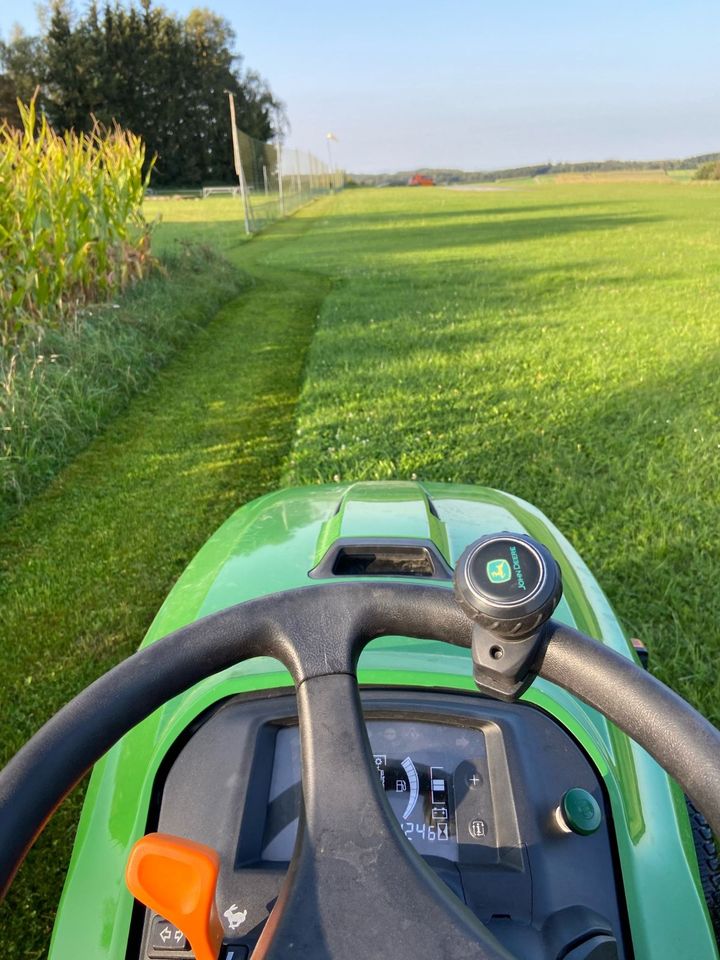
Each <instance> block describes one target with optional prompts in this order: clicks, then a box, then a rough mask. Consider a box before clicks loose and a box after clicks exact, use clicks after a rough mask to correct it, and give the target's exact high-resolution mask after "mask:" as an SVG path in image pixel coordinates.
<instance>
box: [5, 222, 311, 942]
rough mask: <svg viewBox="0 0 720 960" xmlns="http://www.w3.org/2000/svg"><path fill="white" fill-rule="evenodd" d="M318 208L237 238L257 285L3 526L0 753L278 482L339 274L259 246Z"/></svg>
mask: <svg viewBox="0 0 720 960" xmlns="http://www.w3.org/2000/svg"><path fill="white" fill-rule="evenodd" d="M311 223H312V219H311V216H310V215H309V214H308V213H307V212H306V214H305V217H304V218H303V220H302V221H288V222H287V223H285V224H281V225H279V226H277V227H275V228H272V229H271V230H270V231H268V233H267V234H266V235H264V236H262V237H258V238H256V239H254V240H253V241H252V242H251V243H250V244H247V245H245V244H243V245H238V247H237V248H236V250H235V252H234V254H231V256H233V257H234V260H235V262H236V264H238V265H241V266H242V268H243V269H244V270H245V271H247V272H248V273H249V274H250V275H251V277H252V279H253V285H252V287H251V289H250V291H249V292H247V293H245V294H243V295H242V296H241V297H239V298H238V299H237V300H234V301H232V302H230V303H229V304H227V305H226V306H225V307H224V308H223V309H222V310H221V311H220V313H219V314H218V315H217V317H216V318H215V319H214V320H213V321H212V322H211V324H210V325H209V326H208V327H207V328H206V329H205V330H203V331H202V332H200V333H199V334H198V335H197V336H196V337H195V338H194V339H193V340H192V341H191V342H190V343H188V345H187V347H186V349H185V350H184V351H183V353H182V354H181V355H180V356H178V357H177V358H176V359H175V360H174V361H172V362H171V363H170V364H169V365H168V366H167V367H166V368H165V369H164V371H163V372H162V373H161V374H160V375H159V376H158V379H157V381H156V383H155V384H154V386H153V387H152V389H151V390H150V391H149V392H148V393H147V394H145V395H143V396H141V397H138V398H136V399H135V400H134V401H133V402H132V403H131V405H130V407H129V408H128V409H127V411H126V412H125V413H124V414H123V415H122V416H120V417H119V418H118V419H116V420H115V421H113V422H112V423H111V425H110V426H109V428H108V429H107V431H106V432H105V433H104V434H103V435H102V436H101V437H100V438H98V439H97V440H96V441H95V442H94V443H93V444H92V445H91V446H90V447H89V448H88V449H87V450H86V451H85V452H84V453H83V454H82V455H80V456H79V457H78V458H77V459H76V460H75V461H74V463H73V464H71V466H70V467H68V468H67V469H66V470H65V471H63V472H62V473H61V474H60V475H59V476H58V478H57V479H56V480H55V481H54V483H53V484H52V485H51V486H50V487H49V488H48V489H47V490H46V491H45V492H44V493H43V494H41V495H40V496H38V497H37V498H36V499H35V500H33V501H32V502H31V503H30V504H29V505H28V506H27V508H26V509H25V510H24V511H23V512H22V513H21V514H20V515H19V516H18V517H16V518H15V520H14V521H13V522H11V523H10V524H9V525H8V526H7V527H6V528H5V529H4V530H3V531H2V532H1V533H0V609H2V622H3V629H2V636H1V638H0V652H1V655H2V663H3V681H2V682H3V694H4V696H3V701H4V706H5V709H4V710H3V711H2V714H1V715H0V743H1V744H2V751H3V757H2V761H3V763H4V762H5V761H6V760H7V758H8V757H9V756H10V755H11V754H12V753H13V752H14V751H15V750H16V749H17V748H18V747H19V746H20V745H21V744H22V743H23V742H24V741H25V740H26V739H27V737H29V736H30V735H31V734H32V733H33V732H34V730H36V729H37V728H38V726H40V724H41V723H42V722H44V720H45V719H47V718H48V717H49V716H50V715H51V714H52V713H54V712H55V711H56V710H57V709H58V708H59V707H60V706H61V705H62V704H64V703H65V702H66V701H67V700H68V699H69V698H71V697H72V696H73V695H74V694H75V693H76V692H77V691H79V690H80V689H82V688H83V687H84V686H86V685H87V684H88V683H90V681H91V680H93V679H94V678H95V677H96V676H98V675H99V674H100V673H102V672H103V671H105V670H107V669H108V668H109V667H110V666H111V665H113V664H114V663H116V662H118V661H119V660H120V659H122V658H123V657H125V656H127V655H128V654H130V653H131V652H132V651H133V650H134V648H135V647H136V646H137V644H138V642H139V641H140V639H141V638H142V636H143V634H144V632H145V630H146V628H147V626H148V624H149V623H150V621H151V619H152V617H153V616H154V614H155V612H156V611H157V609H158V607H159V606H160V603H161V602H162V600H163V599H164V597H165V595H166V594H167V592H168V590H169V588H170V587H171V585H172V583H173V582H174V580H175V579H176V578H177V576H178V575H179V574H180V573H181V571H182V570H183V569H184V567H185V566H186V564H187V563H188V561H189V560H190V559H191V557H192V556H193V555H194V553H195V552H196V551H197V549H198V548H199V547H200V546H201V545H202V543H204V541H205V540H206V539H207V537H208V536H209V535H210V534H211V533H212V532H213V531H214V530H215V528H216V527H217V526H219V524H220V523H221V522H222V521H223V520H224V519H225V518H226V517H227V516H228V514H230V513H231V512H232V511H233V510H234V509H235V508H236V507H238V506H239V505H240V504H242V503H243V502H245V501H247V500H250V499H252V498H254V497H256V496H259V495H260V494H262V493H265V492H267V491H268V490H271V489H273V488H275V487H276V486H277V485H278V482H279V479H280V474H281V469H282V464H283V460H284V458H285V456H286V455H287V452H288V450H289V447H290V443H291V439H292V435H293V430H294V425H295V406H296V402H297V398H298V392H299V387H300V382H301V378H302V373H303V368H304V363H305V355H306V352H307V348H308V344H309V342H310V340H311V338H312V335H313V331H314V327H315V322H316V317H317V315H318V312H319V308H320V304H321V302H322V300H323V299H324V297H325V296H326V294H327V291H328V289H329V286H330V284H329V281H328V280H326V279H325V278H323V277H321V276H319V275H317V274H313V273H309V272H305V271H293V272H288V271H287V270H286V269H280V270H278V269H273V268H272V267H267V266H263V265H262V263H260V262H259V261H261V260H262V259H264V258H265V257H266V256H267V255H268V254H269V253H271V252H273V251H274V250H276V249H279V248H281V247H282V246H283V244H285V243H287V242H289V241H292V240H293V239H294V238H295V237H297V236H298V235H299V234H301V233H302V232H304V231H305V230H307V229H308V227H309V226H310V224H311ZM238 229H239V230H240V229H241V226H240V227H239V228H238ZM224 252H225V253H226V255H227V252H228V251H227V250H225V251H224ZM79 803H80V797H79V796H78V795H76V796H75V797H74V799H71V801H70V802H68V803H66V804H65V805H64V806H63V807H62V808H61V810H60V811H59V813H58V815H57V816H56V817H55V818H54V820H53V822H52V823H51V824H50V826H49V828H48V830H47V831H46V832H45V834H44V836H43V837H42V838H41V840H40V842H39V843H38V845H37V846H36V848H35V850H34V851H33V852H32V853H31V855H30V857H29V859H28V861H27V863H26V865H25V866H24V868H23V870H22V871H21V873H20V875H19V877H18V880H17V882H16V883H15V885H14V886H13V888H12V890H11V893H10V896H9V897H8V900H7V901H6V903H5V904H4V905H3V906H2V908H0V930H2V943H3V948H4V949H3V954H4V956H6V957H12V956H18V957H20V956H22V957H24V958H35V957H38V958H39V957H42V956H45V954H46V950H47V945H48V943H49V938H50V931H51V928H52V921H53V911H54V906H55V904H56V903H57V901H58V898H59V894H60V889H61V885H62V880H63V876H64V872H65V868H66V866H67V860H68V858H69V854H70V848H71V842H72V835H73V832H74V827H75V823H76V818H77V814H78V812H79Z"/></svg>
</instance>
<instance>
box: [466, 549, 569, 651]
mask: <svg viewBox="0 0 720 960" xmlns="http://www.w3.org/2000/svg"><path fill="white" fill-rule="evenodd" d="M455 593H456V595H457V597H458V599H459V600H460V603H461V605H462V606H463V608H464V610H465V611H466V613H468V614H469V616H470V617H472V618H473V620H476V621H477V622H478V623H479V624H480V625H481V626H483V627H484V628H485V629H486V630H488V631H490V633H494V634H496V635H497V636H498V637H503V638H504V639H507V640H521V639H523V638H524V637H527V636H530V634H532V633H535V631H536V630H538V629H539V628H540V627H541V626H542V624H543V623H545V621H546V620H548V619H549V618H550V616H551V615H552V612H553V610H554V609H555V607H556V606H557V605H558V602H559V600H560V595H561V594H562V576H561V574H560V567H559V566H558V565H557V563H556V562H555V559H554V557H553V555H552V554H551V553H550V551H549V550H548V549H547V547H544V546H543V545H542V544H541V543H538V542H537V540H533V539H532V537H528V536H527V535H526V534H522V533H493V534H490V535H489V536H486V537H481V538H480V539H479V540H475V542H474V543H471V544H470V546H469V547H468V548H467V549H466V550H465V552H464V553H463V555H462V556H461V557H460V559H459V560H458V563H457V566H456V567H455Z"/></svg>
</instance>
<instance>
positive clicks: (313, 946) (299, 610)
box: [0, 581, 720, 960]
mask: <svg viewBox="0 0 720 960" xmlns="http://www.w3.org/2000/svg"><path fill="white" fill-rule="evenodd" d="M553 606H554V604H553ZM466 609H467V604H461V603H459V602H458V599H457V598H456V597H455V595H454V594H453V593H452V592H451V591H450V590H448V589H446V588H443V587H442V586H428V585H420V584H415V583H408V582H396V583H393V582H376V583H372V582H367V581H366V582H356V583H346V582H337V583H329V584H328V583H323V584H318V585H315V586H309V587H303V588H300V589H297V590H292V591H287V592H284V593H280V594H274V595H271V596H267V597H263V598H261V599H257V600H252V601H249V602H247V603H244V604H240V605H238V606H236V607H231V608H229V609H226V610H223V611H221V612H219V613H216V614H213V615H212V616H209V617H207V618H205V619H203V620H199V621H197V622H195V623H193V624H191V625H189V626H187V627H184V628H183V629H181V630H178V631H176V632H175V633H173V634H171V635H169V636H167V637H165V638H163V639H162V640H159V641H157V642H156V643H154V644H152V645H151V646H149V647H147V648H145V649H142V650H140V651H139V652H137V653H136V654H134V655H133V656H132V657H130V658H129V659H127V660H125V661H124V662H123V663H121V664H120V665H119V666H117V667H115V668H114V669H113V670H111V671H109V672H108V673H107V674H105V675H104V676H103V677H101V678H100V679H99V680H97V681H95V683H93V684H92V685H91V686H90V687H88V688H87V689H86V690H84V691H83V692H82V693H81V694H80V695H79V696H78V697H76V698H75V699H74V700H73V701H72V702H71V703H69V704H68V705H67V706H66V707H64V708H63V709H62V710H61V711H60V712H59V713H58V714H56V716H55V717H53V718H52V719H51V720H50V721H49V722H48V723H47V724H46V725H45V726H44V727H43V728H42V729H41V730H40V731H39V732H38V733H37V734H36V735H35V736H34V737H33V738H32V740H30V741H29V742H28V743H27V744H26V745H25V747H23V749H22V750H21V751H20V752H19V753H18V754H17V755H16V756H15V757H14V758H13V760H12V761H11V762H10V763H9V764H8V765H7V767H6V768H5V769H4V770H3V771H2V773H0V890H1V892H2V893H3V894H4V892H5V891H6V890H7V888H8V886H9V885H10V883H11V882H12V878H13V876H14V874H15V872H16V871H17V869H18V867H19V866H20V864H21V863H22V861H23V859H24V857H25V855H26V853H27V851H28V849H29V848H30V846H31V845H32V843H33V842H34V840H35V839H36V837H37V836H38V834H39V833H40V832H41V830H42V829H43V826H44V824H45V823H46V822H47V820H48V819H49V817H50V816H51V815H52V813H53V811H54V809H55V808H56V807H57V806H58V805H59V804H60V803H61V801H62V800H63V798H64V797H65V796H66V795H67V794H68V793H69V792H70V790H71V789H72V788H73V786H74V785H75V784H76V783H77V782H78V781H79V780H80V778H81V777H82V776H83V775H84V774H85V773H86V772H87V770H88V769H89V768H90V767H91V766H92V764H93V763H94V762H95V761H97V760H98V759H99V758H100V757H101V756H102V755H103V754H104V753H105V752H106V751H107V750H108V749H109V748H110V747H111V746H112V745H113V744H114V743H116V742H117V741H118V740H119V739H120V737H122V736H123V734H125V733H127V732H128V731H129V730H130V729H131V728H132V727H134V726H135V725H136V724H137V723H139V722H140V721H141V720H143V719H144V718H145V717H147V716H148V715H149V714H150V713H152V712H153V711H154V710H155V709H157V708H158V707H160V706H161V705H162V704H163V703H165V702H166V701H168V700H170V699H171V698H172V697H175V696H177V695H178V694H180V693H182V692H183V691H185V690H187V689H188V688H189V687H191V686H192V685H193V684H195V683H197V682H198V681H200V680H202V679H204V678H206V677H208V676H210V675H212V674H214V673H217V672H219V671H221V670H223V669H225V668H227V667H229V666H232V665H233V664H237V663H239V662H240V661H243V660H246V659H248V658H251V657H256V656H272V657H276V658H277V659H279V660H280V661H282V663H283V664H284V665H285V666H286V667H287V668H288V669H289V670H290V672H291V674H292V677H293V679H294V682H295V686H296V690H297V699H298V715H299V724H300V735H301V744H302V797H303V809H304V817H302V818H301V822H302V824H303V825H302V827H301V829H300V831H299V835H298V840H297V844H296V848H295V851H294V854H293V859H292V862H291V864H290V869H289V872H288V876H287V879H286V881H285V884H284V887H283V890H282V892H281V895H280V897H279V899H278V902H277V904H276V906H275V907H274V909H273V911H272V913H271V915H270V918H269V920H268V922H267V924H266V927H265V930H264V932H263V934H262V936H261V939H260V942H259V943H258V946H257V948H256V951H255V956H257V957H258V958H263V960H277V958H281V957H283V958H286V957H288V956H293V957H296V958H298V960H311V958H312V960H341V958H342V960H367V958H368V957H383V956H388V957H393V958H395V960H410V958H413V960H415V958H420V957H428V958H430V957H432V958H436V957H444V958H448V960H460V958H462V960H466V958H469V957H473V958H478V960H512V958H511V955H510V954H509V953H508V952H507V951H506V950H505V948H504V947H502V946H501V945H500V944H499V943H498V942H497V940H496V939H495V938H494V937H493V936H492V934H490V932H489V931H488V930H487V929H486V928H485V927H484V926H483V924H482V923H480V921H478V920H477V919H476V918H475V916H474V915H473V914H472V913H471V912H470V911H469V910H468V909H467V908H466V907H465V906H464V905H463V904H462V903H460V901H459V900H457V899H456V898H455V897H454V896H453V894H452V893H451V892H450V891H449V889H448V888H447V887H446V886H445V884H443V883H442V881H440V880H439V879H438V878H437V877H436V876H435V874H434V873H433V871H432V870H431V869H430V868H429V867H427V866H426V864H425V863H424V861H423V860H422V858H421V857H420V856H419V855H418V854H417V853H416V852H415V850H414V849H413V848H412V847H411V845H410V844H409V843H407V841H406V840H405V838H404V837H403V835H402V832H401V830H400V828H399V826H398V824H397V822H396V820H395V818H394V817H393V815H392V813H391V811H390V809H389V807H388V805H387V803H386V801H385V799H384V796H383V793H382V789H381V785H380V781H379V778H378V776H377V774H376V772H375V768H374V764H373V760H372V753H371V749H370V745H369V741H368V737H367V733H366V730H365V724H364V722H363V717H362V711H361V706H360V697H359V692H358V686H357V680H356V676H355V670H356V664H357V660H358V657H359V655H360V652H361V651H362V649H363V647H364V646H365V645H366V644H367V643H368V642H369V641H370V640H372V639H374V638H376V637H379V636H383V635H400V636H408V637H418V638H425V639H433V640H439V641H443V642H445V643H451V644H455V645H458V646H462V647H471V646H472V648H473V657H474V661H475V676H476V680H478V681H479V682H480V683H482V675H483V672H485V673H486V674H487V675H488V677H489V681H488V683H489V687H488V688H489V689H496V688H497V684H496V682H495V681H494V680H493V678H492V676H491V674H492V669H493V668H492V666H490V667H485V666H483V663H484V662H485V661H488V662H489V663H490V664H492V663H493V662H502V660H503V654H502V653H501V654H500V656H499V657H498V655H497V650H498V649H500V650H507V649H508V648H509V647H510V646H512V644H513V643H515V642H517V640H512V639H508V638H507V637H504V638H503V637H501V639H500V640H498V634H497V633H495V634H492V633H488V631H487V629H486V626H487V623H485V626H480V625H479V624H478V618H473V617H471V616H470V615H468V613H467V612H466ZM495 626H496V627H497V626H498V624H497V623H495ZM534 626H535V630H534V633H533V634H532V636H533V638H534V640H533V643H532V644H531V645H530V647H529V648H528V649H529V650H530V653H529V654H528V657H527V664H526V679H525V685H526V684H527V682H529V680H530V679H531V678H532V676H534V675H535V674H539V675H541V676H543V677H546V678H547V679H549V680H551V681H554V682H556V683H558V684H560V685H561V686H563V687H565V688H566V689H567V690H569V691H570V692H571V693H574V694H575V695H576V696H578V697H579V698H581V699H582V700H584V701H585V702H586V703H588V704H590V705H592V706H594V707H596V708H597V709H599V710H600V711H601V712H602V713H604V714H605V715H606V716H607V717H608V718H609V719H610V720H612V721H613V722H615V723H616V724H617V725H618V726H619V727H620V728H621V729H623V730H624V731H626V732H627V733H628V734H629V735H630V736H632V737H633V738H634V739H635V740H637V741H638V742H639V743H640V744H641V745H642V746H644V747H645V748H646V749H647V750H648V751H649V752H650V753H651V754H653V756H655V758H656V759H657V760H658V761H659V762H660V763H661V765H662V766H663V767H665V769H666V770H667V771H668V772H670V773H671V774H672V775H673V776H674V777H675V778H676V779H677V780H678V781H679V782H680V784H681V785H682V787H683V788H684V789H685V791H686V793H687V794H688V795H689V796H690V798H691V799H692V800H693V801H694V802H695V804H696V805H697V806H698V807H699V809H700V810H701V811H702V812H703V813H704V815H705V816H706V818H707V819H708V821H709V822H710V825H711V827H712V828H713V829H714V831H715V832H716V833H720V734H719V733H718V731H717V730H715V728H714V727H712V726H711V725H710V724H709V723H708V722H707V721H706V720H705V719H704V718H703V717H702V716H700V715H699V714H698V713H697V712H696V711H694V710H693V709H692V708H691V707H689V706H688V705H687V704H686V703H685V702H684V701H683V700H681V699H680V698H679V697H678V696H677V695H676V694H674V693H673V692H672V691H671V690H669V689H668V688H667V687H664V686H663V685H662V684H661V683H659V682H658V681H657V680H655V679H654V678H653V677H651V676H650V675H649V674H647V673H646V672H645V671H643V670H642V669H640V668H639V667H637V666H636V665H635V664H634V663H633V662H632V661H631V660H629V659H627V658H625V657H622V656H620V655H619V654H616V653H614V652H613V651H611V650H608V649H607V648H605V647H603V646H602V645H601V644H599V643H597V642H596V641H594V640H591V639H589V638H587V637H584V636H582V635H581V634H579V633H577V632H576V631H574V630H572V629H570V628H568V627H565V626H562V625H561V624H558V623H556V622H555V621H553V620H547V621H546V622H545V623H544V624H541V625H540V626H539V627H538V625H537V623H535V624H534ZM486 643H487V644H491V647H492V650H493V651H494V652H492V653H489V654H488V655H487V656H484V655H483V651H482V649H480V648H481V647H482V646H483V644H486ZM505 659H506V661H511V660H512V656H511V655H510V654H509V653H508V656H507V657H506V658H505ZM516 673H517V671H516ZM349 809H350V810H352V811H353V817H352V819H350V818H348V816H347V813H348V810H349Z"/></svg>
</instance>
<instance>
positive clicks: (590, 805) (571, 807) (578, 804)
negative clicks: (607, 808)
mask: <svg viewBox="0 0 720 960" xmlns="http://www.w3.org/2000/svg"><path fill="white" fill-rule="evenodd" d="M560 809H561V810H562V814H563V818H564V820H565V823H567V825H568V826H569V827H570V829H571V830H572V831H573V832H574V833H580V834H582V836H584V837H587V836H589V835H590V834H591V833H595V831H596V830H597V828H598V827H599V826H600V824H601V822H602V813H601V812H600V805H599V804H598V802H597V800H596V799H595V797H594V796H593V795H592V794H591V793H588V792H587V790H583V789H582V787H573V788H572V790H568V791H567V793H566V794H565V796H564V797H563V798H562V803H561V804H560Z"/></svg>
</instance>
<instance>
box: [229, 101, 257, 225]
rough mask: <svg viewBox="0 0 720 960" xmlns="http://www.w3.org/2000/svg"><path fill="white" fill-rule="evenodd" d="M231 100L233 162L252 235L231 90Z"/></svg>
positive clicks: (247, 223)
mask: <svg viewBox="0 0 720 960" xmlns="http://www.w3.org/2000/svg"><path fill="white" fill-rule="evenodd" d="M227 95H228V99H229V100H230V128H231V130H232V145H233V160H234V161H235V173H236V174H237V178H238V180H239V181H240V195H241V196H242V204H243V216H244V217H245V233H251V232H252V231H251V230H250V217H249V211H248V201H247V197H246V196H245V175H244V174H243V168H242V160H241V159H240V143H239V142H238V135H237V126H236V124H235V96H234V94H232V93H231V92H230V91H229V90H228V92H227Z"/></svg>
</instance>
